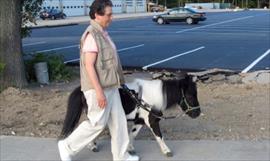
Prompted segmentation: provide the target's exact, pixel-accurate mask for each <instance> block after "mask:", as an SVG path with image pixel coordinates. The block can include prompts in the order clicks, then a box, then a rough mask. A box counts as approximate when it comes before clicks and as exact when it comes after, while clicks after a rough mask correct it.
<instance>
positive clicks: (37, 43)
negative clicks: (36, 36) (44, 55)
mask: <svg viewBox="0 0 270 161" xmlns="http://www.w3.org/2000/svg"><path fill="white" fill-rule="evenodd" d="M39 44H46V42H45V41H41V42H35V43H28V44H23V46H31V45H39Z"/></svg>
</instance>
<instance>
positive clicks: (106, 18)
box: [95, 6, 112, 28]
mask: <svg viewBox="0 0 270 161" xmlns="http://www.w3.org/2000/svg"><path fill="white" fill-rule="evenodd" d="M95 16H96V20H97V21H98V22H99V24H100V25H101V26H102V27H103V28H107V27H108V26H109V25H110V23H111V22H112V7H109V6H108V7H106V8H105V14H104V15H103V16H101V15H98V14H96V15H95Z"/></svg>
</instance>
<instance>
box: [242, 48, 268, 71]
mask: <svg viewBox="0 0 270 161" xmlns="http://www.w3.org/2000/svg"><path fill="white" fill-rule="evenodd" d="M269 53H270V49H268V50H267V51H266V52H265V53H263V54H262V55H261V56H260V57H259V58H257V59H256V60H255V61H253V62H252V63H251V64H250V65H249V66H248V67H246V68H245V69H244V70H243V71H242V72H241V73H247V72H248V71H249V70H250V69H251V68H253V67H254V66H255V65H256V64H257V63H259V61H261V60H262V59H263V58H264V57H266V56H267V55H268V54H269Z"/></svg>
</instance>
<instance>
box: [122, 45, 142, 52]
mask: <svg viewBox="0 0 270 161" xmlns="http://www.w3.org/2000/svg"><path fill="white" fill-rule="evenodd" d="M142 46H144V44H140V45H136V46H131V47H127V48H123V49H119V50H117V51H118V52H121V51H125V50H129V49H134V48H139V47H142Z"/></svg>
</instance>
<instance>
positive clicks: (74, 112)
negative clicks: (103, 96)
mask: <svg viewBox="0 0 270 161" xmlns="http://www.w3.org/2000/svg"><path fill="white" fill-rule="evenodd" d="M84 109H86V110H87V104H86V99H85V97H84V95H83V92H82V91H81V87H80V86H79V87H77V88H76V89H75V90H74V91H73V92H72V93H71V94H70V96H69V98H68V106H67V112H66V116H65V121H64V125H63V128H62V131H61V134H60V136H59V139H63V138H66V137H67V136H68V135H69V134H70V133H71V132H72V131H73V130H74V128H75V127H76V125H77V124H78V122H79V120H80V117H81V114H82V111H83V110H84Z"/></svg>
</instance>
